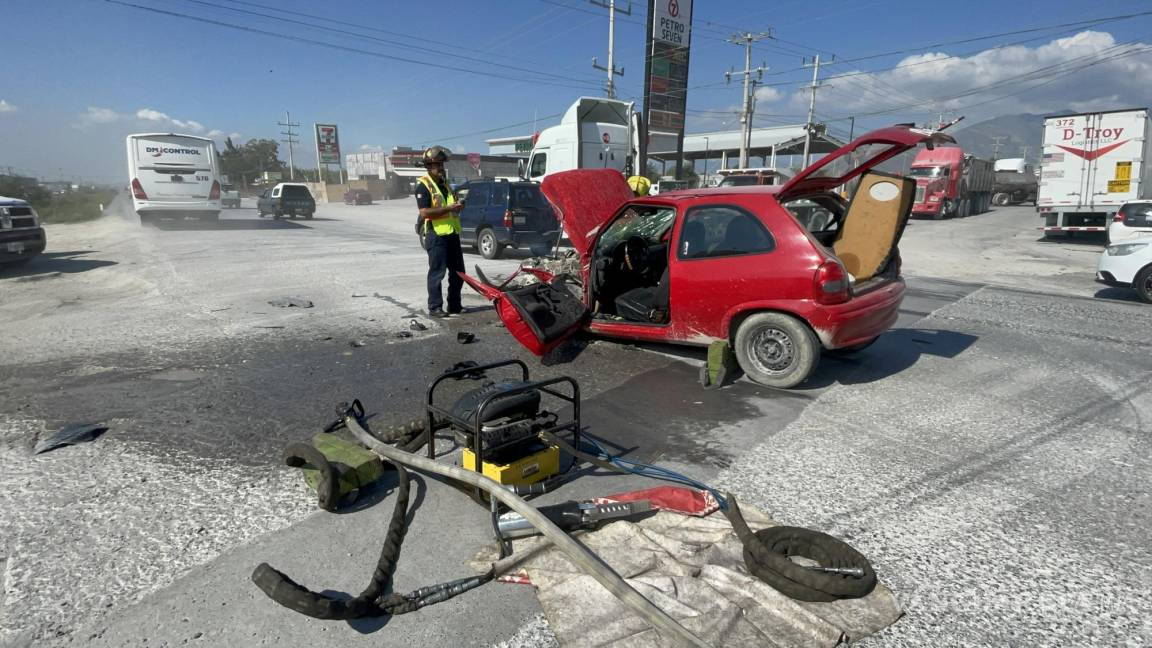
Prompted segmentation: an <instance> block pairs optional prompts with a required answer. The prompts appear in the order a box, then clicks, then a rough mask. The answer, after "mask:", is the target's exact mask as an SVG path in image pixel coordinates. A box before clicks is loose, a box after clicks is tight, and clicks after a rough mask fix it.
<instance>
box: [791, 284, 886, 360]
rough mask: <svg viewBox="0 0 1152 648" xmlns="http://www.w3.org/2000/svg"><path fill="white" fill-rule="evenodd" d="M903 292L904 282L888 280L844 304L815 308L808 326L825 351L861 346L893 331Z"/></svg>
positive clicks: (809, 317) (809, 316)
mask: <svg viewBox="0 0 1152 648" xmlns="http://www.w3.org/2000/svg"><path fill="white" fill-rule="evenodd" d="M906 290H907V287H906V286H905V284H904V279H902V278H901V279H896V280H895V281H890V282H888V283H886V284H884V285H883V286H880V287H878V288H875V289H873V290H870V291H868V292H867V293H864V294H863V295H858V296H855V297H853V298H852V299H851V300H849V301H848V302H845V303H843V304H834V305H831V306H819V307H817V308H816V309H815V310H814V311H813V312H812V313H811V314H809V315H808V318H807V319H808V323H809V324H811V325H812V329H813V330H814V331H815V332H816V335H817V337H819V338H820V343H821V344H823V345H824V347H825V348H827V349H839V348H843V347H848V346H853V345H856V344H862V343H864V342H867V341H869V340H871V339H873V338H875V337H877V336H879V335H880V334H882V333H884V332H885V331H887V330H888V329H890V328H892V325H893V324H895V323H896V318H897V317H899V316H900V304H901V303H902V302H903V301H904V292H905V291H906Z"/></svg>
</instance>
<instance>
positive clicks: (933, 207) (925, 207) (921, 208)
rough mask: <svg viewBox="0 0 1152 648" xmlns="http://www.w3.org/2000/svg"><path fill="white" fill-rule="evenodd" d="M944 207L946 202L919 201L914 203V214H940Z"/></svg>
mask: <svg viewBox="0 0 1152 648" xmlns="http://www.w3.org/2000/svg"><path fill="white" fill-rule="evenodd" d="M942 209H944V203H942V202H934V203H917V204H914V205H912V215H913V216H935V215H936V214H939V213H940V210H942Z"/></svg>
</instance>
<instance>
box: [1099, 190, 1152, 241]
mask: <svg viewBox="0 0 1152 648" xmlns="http://www.w3.org/2000/svg"><path fill="white" fill-rule="evenodd" d="M1150 235H1152V201H1150V200H1141V201H1133V202H1128V203H1124V204H1123V205H1122V206H1121V207H1120V209H1119V210H1118V211H1117V212H1116V215H1115V216H1114V217H1113V218H1112V222H1111V223H1109V224H1108V242H1109V243H1119V242H1121V241H1125V240H1127V239H1130V238H1136V237H1140V236H1150Z"/></svg>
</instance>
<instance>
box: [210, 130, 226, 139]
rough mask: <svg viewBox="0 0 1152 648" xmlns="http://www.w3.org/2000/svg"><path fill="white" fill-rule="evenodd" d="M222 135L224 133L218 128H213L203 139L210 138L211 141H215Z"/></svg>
mask: <svg viewBox="0 0 1152 648" xmlns="http://www.w3.org/2000/svg"><path fill="white" fill-rule="evenodd" d="M223 134H224V131H222V130H220V129H218V128H213V129H212V130H210V131H208V134H207V135H205V137H211V138H212V139H216V138H217V137H220V136H221V135H223Z"/></svg>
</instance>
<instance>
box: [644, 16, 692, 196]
mask: <svg viewBox="0 0 1152 648" xmlns="http://www.w3.org/2000/svg"><path fill="white" fill-rule="evenodd" d="M691 46H692V0H649V3H648V46H647V48H646V50H645V52H646V54H647V57H646V58H647V59H648V64H647V65H646V66H645V71H644V122H645V125H646V126H647V128H648V133H649V136H650V135H651V133H653V132H663V133H668V134H673V135H675V137H676V178H677V179H679V178H680V176H681V174H682V173H683V164H684V116H685V110H684V109H685V106H686V103H687V100H688V60H689V56H688V55H689V52H690V51H691ZM650 141H651V140H650V139H649V142H650Z"/></svg>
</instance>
